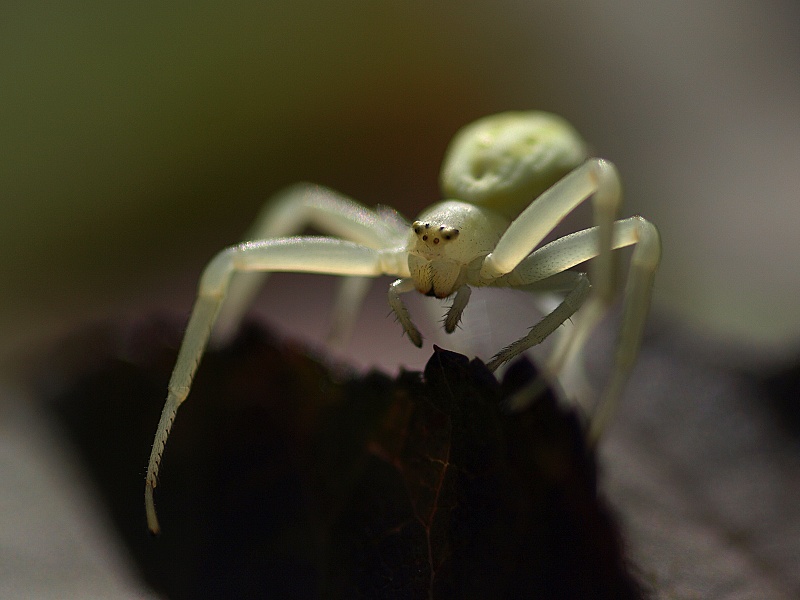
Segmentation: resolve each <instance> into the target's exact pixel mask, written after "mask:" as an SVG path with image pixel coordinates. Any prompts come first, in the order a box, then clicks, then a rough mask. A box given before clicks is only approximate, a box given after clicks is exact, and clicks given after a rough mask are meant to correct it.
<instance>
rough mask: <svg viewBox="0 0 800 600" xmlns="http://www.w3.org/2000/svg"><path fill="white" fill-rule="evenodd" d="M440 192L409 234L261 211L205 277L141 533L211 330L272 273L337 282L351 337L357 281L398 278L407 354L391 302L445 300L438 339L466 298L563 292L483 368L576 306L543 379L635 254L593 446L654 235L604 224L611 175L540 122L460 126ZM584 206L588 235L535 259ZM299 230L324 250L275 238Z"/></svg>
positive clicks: (359, 218)
mask: <svg viewBox="0 0 800 600" xmlns="http://www.w3.org/2000/svg"><path fill="white" fill-rule="evenodd" d="M441 186H442V191H443V196H444V197H445V198H453V199H451V200H445V201H442V202H439V203H437V204H434V205H432V206H431V207H429V208H427V209H426V210H424V211H423V212H422V213H420V215H419V216H418V217H417V220H416V221H414V223H412V224H409V223H408V222H406V221H405V219H403V218H402V217H401V216H400V215H398V214H397V213H396V212H395V211H393V210H391V209H377V210H373V209H369V208H366V207H364V206H362V205H360V204H358V203H356V202H354V201H352V200H350V199H348V198H345V197H343V196H341V195H339V194H337V193H335V192H333V191H331V190H328V189H326V188H322V187H319V186H313V185H309V184H300V185H297V186H294V187H291V188H289V189H287V190H285V191H284V192H283V193H281V194H279V195H278V196H277V197H276V198H275V199H273V200H272V201H271V202H269V203H268V204H267V205H266V207H265V209H264V211H263V212H262V214H261V215H260V216H259V218H258V219H257V220H256V224H255V226H254V227H253V229H252V231H251V232H250V234H249V235H248V236H247V239H248V240H249V241H246V242H243V243H241V244H239V245H237V246H232V247H230V248H227V249H226V250H223V251H222V252H220V253H219V254H218V255H217V256H215V257H214V259H213V260H212V261H211V262H210V263H209V264H208V266H207V267H206V269H205V271H204V273H203V277H202V279H201V281H200V289H199V293H198V298H197V302H196V303H195V306H194V309H193V311H192V316H191V318H190V320H189V324H188V326H187V331H186V334H185V336H184V340H183V344H182V345H181V350H180V353H179V355H178V360H177V362H176V364H175V369H174V371H173V374H172V378H171V380H170V383H169V390H168V395H167V401H166V404H165V406H164V411H163V413H162V416H161V421H160V423H159V427H158V431H157V432H156V438H155V441H154V443H153V449H152V452H151V456H150V463H149V466H148V473H147V481H146V487H145V499H146V507H147V518H148V524H149V527H150V529H151V530H152V531H157V530H158V522H157V520H156V516H155V509H154V505H153V489H154V488H155V487H156V484H157V474H158V468H159V465H160V462H161V456H162V453H163V451H164V447H165V445H166V441H167V437H168V435H169V430H170V428H171V426H172V422H173V420H174V418H175V414H176V412H177V410H178V406H180V404H181V403H182V402H183V401H184V400H185V399H186V396H187V395H188V393H189V389H190V387H191V382H192V380H193V378H194V373H195V371H196V369H197V366H198V364H199V361H200V358H201V357H202V355H203V352H204V351H205V346H206V344H207V342H208V339H209V337H210V336H211V333H212V329H213V330H214V336H215V338H216V339H217V340H225V339H227V338H228V337H229V336H230V335H231V333H232V332H234V331H235V329H236V327H237V326H238V323H239V321H240V319H241V316H242V315H243V313H244V311H245V310H246V308H247V306H248V305H249V304H250V302H251V300H252V297H253V296H254V294H255V291H256V290H257V289H258V287H259V286H260V284H261V283H262V282H263V279H264V277H265V276H266V274H268V273H269V272H274V271H297V272H311V273H325V274H333V275H343V276H346V278H345V280H344V282H345V283H344V285H343V286H342V289H341V292H340V297H339V301H338V302H337V306H336V310H335V315H336V318H335V323H334V328H335V332H337V333H338V334H340V335H344V334H346V332H347V331H349V329H350V327H351V326H352V323H353V321H354V319H355V316H356V314H357V312H358V309H359V307H360V305H361V302H362V300H363V298H364V295H365V293H366V291H367V285H368V282H369V281H370V280H369V279H368V278H373V277H376V276H379V275H393V276H396V277H399V279H397V280H396V281H395V282H394V283H393V284H391V285H390V287H389V296H388V297H389V305H390V306H391V308H392V310H393V312H394V313H395V314H396V315H397V318H398V321H399V322H400V324H401V326H402V327H403V329H404V331H405V332H406V334H407V335H408V337H409V338H410V339H411V341H412V342H413V343H414V344H416V345H417V346H421V345H422V336H421V335H420V333H419V330H418V329H417V328H416V327H415V326H414V324H413V323H412V321H411V319H410V317H409V314H408V311H407V309H406V307H405V305H404V303H403V301H402V298H401V295H402V294H404V293H406V292H410V291H413V290H417V291H419V292H421V293H423V294H426V295H431V296H436V297H439V298H446V297H449V296H452V297H453V303H452V305H451V306H450V308H449V310H448V311H447V315H446V316H445V320H444V328H445V330H446V331H447V332H452V331H454V330H455V328H456V326H457V325H458V321H459V319H460V318H461V314H462V313H463V311H464V308H465V307H466V305H467V303H468V301H469V297H470V289H471V287H480V286H503V287H512V288H517V289H524V290H529V291H535V290H550V291H561V292H564V293H565V296H564V299H563V301H562V302H561V304H559V305H558V307H556V309H555V310H553V311H552V312H551V313H549V314H548V315H546V316H545V317H544V318H542V319H541V320H540V321H539V322H538V323H536V324H535V325H534V326H533V327H531V328H530V329H529V331H528V333H527V334H526V335H525V336H523V337H522V338H520V339H519V340H517V341H516V342H514V343H513V344H511V345H510V346H508V347H506V348H504V349H502V350H501V351H500V352H498V353H497V354H496V355H495V356H494V357H493V358H492V359H491V360H489V362H488V363H487V366H488V367H489V368H490V369H492V370H494V369H496V368H497V367H498V366H500V365H501V364H503V363H505V362H507V361H509V360H511V359H512V358H514V357H515V356H517V355H519V354H520V353H522V352H524V351H525V350H527V349H528V348H530V347H531V346H533V345H535V344H538V343H540V342H541V341H542V340H543V339H545V338H546V337H547V336H549V335H550V334H551V333H553V332H554V331H555V330H556V329H558V327H559V326H560V325H561V324H563V323H564V322H565V321H566V320H567V319H570V317H572V316H573V315H574V314H575V313H576V311H577V310H578V309H579V308H581V306H583V309H582V310H581V312H580V313H579V314H578V315H577V316H576V317H577V319H576V324H575V327H574V328H573V330H572V333H571V335H570V336H565V337H563V338H562V339H561V340H560V343H559V345H558V346H557V348H556V350H555V351H554V352H553V356H552V357H551V359H550V361H549V362H548V364H547V365H545V372H546V373H547V374H548V375H550V376H556V375H558V373H559V372H560V371H561V369H562V368H563V365H564V363H565V362H566V360H567V359H568V358H569V357H570V356H571V355H573V354H574V353H575V352H576V351H578V350H580V348H581V347H582V345H583V343H584V341H585V339H586V337H587V336H588V334H589V333H590V332H591V330H592V329H593V328H594V326H595V325H596V323H597V322H598V321H599V319H600V318H601V317H602V315H603V314H604V313H605V312H606V310H607V309H608V307H609V305H610V304H611V303H612V301H613V300H614V297H615V294H616V290H615V287H614V273H613V261H612V256H611V253H612V250H613V249H615V248H620V247H623V246H630V245H635V249H634V252H633V255H632V258H631V264H630V267H629V271H628V273H629V274H628V283H627V287H626V290H625V294H624V307H623V322H622V329H621V332H620V336H619V341H618V346H617V353H616V361H615V367H614V371H613V372H612V374H611V378H610V381H609V383H608V385H607V387H606V390H605V392H604V396H603V398H602V400H601V402H600V404H599V406H598V409H597V412H596V414H595V416H594V418H593V420H592V423H591V429H590V433H589V435H590V438H591V440H592V441H595V440H596V439H597V437H598V436H599V432H600V431H601V430H602V428H603V425H604V423H605V422H606V420H607V418H608V415H609V414H611V412H612V411H613V408H614V406H615V404H616V402H617V399H618V398H619V395H620V393H621V391H622V387H623V385H624V383H625V381H626V380H627V378H628V374H629V373H630V370H631V368H632V366H633V363H634V360H635V356H636V353H637V351H638V347H639V343H640V339H641V332H642V328H643V325H644V321H645V317H646V315H647V311H648V307H649V302H650V293H651V289H652V282H653V277H654V274H655V271H656V269H657V267H658V263H659V260H660V255H661V246H660V240H659V235H658V231H657V230H656V228H655V227H654V226H653V225H652V224H651V223H649V222H647V221H645V220H644V219H642V218H641V217H631V218H628V219H623V220H620V221H615V219H616V216H617V212H618V210H619V206H620V203H621V191H620V184H619V177H618V175H617V171H616V169H615V168H614V166H613V165H612V164H611V163H610V162H608V161H605V160H602V159H596V158H587V155H586V144H585V143H584V142H583V140H582V139H581V138H580V136H579V135H578V134H577V133H576V132H575V130H574V129H573V128H572V127H571V126H570V125H569V124H568V123H567V122H566V121H564V120H563V119H561V118H560V117H557V116H555V115H552V114H549V113H543V112H508V113H501V114H498V115H493V116H489V117H485V118H483V119H480V120H478V121H476V122H474V123H472V124H470V125H467V126H466V127H464V128H463V129H462V130H461V131H459V132H458V133H457V134H456V135H455V137H454V138H453V141H452V142H451V144H450V146H449V148H448V150H447V154H446V157H445V160H444V164H443V167H442V174H441ZM587 199H591V202H592V204H593V207H594V215H595V222H596V227H593V228H591V229H586V230H583V231H579V232H576V233H574V234H570V235H568V236H565V237H563V238H559V239H557V240H555V241H553V242H551V243H549V244H547V245H546V246H543V247H539V246H540V244H541V242H542V240H543V239H544V238H545V236H546V235H547V234H548V233H550V232H551V231H552V230H553V228H554V227H555V226H556V225H557V224H558V223H560V222H561V221H562V220H563V219H564V217H565V216H566V215H567V214H568V213H570V212H571V211H572V210H573V209H574V208H575V207H576V206H578V205H579V204H581V203H582V202H584V201H586V200H587ZM308 226H313V227H314V228H316V229H318V230H320V231H322V232H324V233H326V234H327V235H329V236H330V237H285V236H290V235H292V234H294V233H297V232H300V231H302V230H303V229H305V228H306V227H308ZM588 259H594V260H593V268H592V273H591V275H592V277H591V280H592V285H591V286H590V285H589V277H588V276H587V274H585V273H578V272H574V271H570V270H569V269H571V268H572V267H574V266H576V265H578V264H580V263H582V262H584V261H586V260H588ZM234 275H235V276H234ZM590 288H591V289H590ZM226 298H227V300H226ZM223 300H225V304H224V306H223Z"/></svg>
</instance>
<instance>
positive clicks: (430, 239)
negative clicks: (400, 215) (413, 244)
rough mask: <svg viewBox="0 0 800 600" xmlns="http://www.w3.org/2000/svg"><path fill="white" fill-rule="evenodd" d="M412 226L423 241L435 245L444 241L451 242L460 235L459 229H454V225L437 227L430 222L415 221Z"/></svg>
mask: <svg viewBox="0 0 800 600" xmlns="http://www.w3.org/2000/svg"><path fill="white" fill-rule="evenodd" d="M411 228H412V229H413V230H414V233H416V234H417V236H419V238H420V239H421V240H422V241H423V242H427V243H429V244H434V245H437V244H440V243H442V242H449V241H450V240H454V239H455V238H457V237H458V229H454V228H453V227H445V226H444V225H440V226H439V227H436V226H435V225H431V224H430V223H423V222H422V221H414V223H413V224H412V225H411Z"/></svg>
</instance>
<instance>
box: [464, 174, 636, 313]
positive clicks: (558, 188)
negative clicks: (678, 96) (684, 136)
mask: <svg viewBox="0 0 800 600" xmlns="http://www.w3.org/2000/svg"><path fill="white" fill-rule="evenodd" d="M589 198H591V202H592V204H593V207H594V222H595V223H597V226H598V231H599V232H598V234H597V240H598V241H597V243H598V252H597V259H596V264H595V265H594V266H593V269H594V270H595V271H597V272H600V273H604V274H605V273H609V272H612V271H613V263H612V256H611V238H612V230H613V223H614V219H615V218H616V215H617V212H618V210H619V205H620V202H621V199H622V195H621V189H620V182H619V175H618V174H617V169H616V167H614V165H613V164H611V163H610V162H608V161H606V160H602V159H599V158H592V159H589V160H587V161H586V162H585V163H583V164H582V165H581V166H580V167H578V168H576V169H575V170H573V171H572V172H570V173H569V174H567V175H566V176H565V177H563V178H562V179H561V180H559V181H558V182H556V183H555V184H554V185H553V186H552V187H550V188H549V189H548V190H546V191H545V192H544V193H543V194H542V195H541V196H539V197H538V198H536V199H535V200H534V201H533V202H532V203H531V204H530V206H528V208H526V209H525V210H524V211H522V213H521V214H520V215H519V216H518V217H517V218H516V219H514V221H513V222H512V223H511V225H510V226H509V227H508V229H507V230H506V231H505V233H504V234H503V237H501V238H500V241H499V242H498V243H497V245H496V246H495V248H494V250H493V251H492V253H491V254H489V255H488V256H487V257H486V260H484V262H483V265H482V266H481V273H480V274H481V277H482V278H483V279H484V280H486V281H487V282H491V281H492V280H494V279H497V278H498V277H501V276H503V275H505V274H507V273H510V272H511V271H512V270H513V269H514V267H516V266H517V265H518V264H520V262H522V260H523V259H524V258H525V257H526V256H528V254H530V253H531V251H532V250H533V249H534V248H536V247H537V246H538V245H539V244H540V243H541V241H542V240H543V239H544V238H545V236H546V235H547V234H548V233H550V232H551V231H552V230H553V229H554V228H555V226H556V225H558V224H559V223H560V222H561V221H562V220H564V218H565V217H566V216H567V215H568V214H569V213H570V212H572V211H573V210H574V209H575V208H576V207H577V206H579V205H580V204H582V203H583V202H585V201H586V200H587V199H589ZM594 292H595V293H596V294H598V295H600V296H601V297H603V298H611V297H612V296H613V294H614V289H613V285H611V283H610V282H608V283H606V282H601V283H599V284H598V283H595V284H594Z"/></svg>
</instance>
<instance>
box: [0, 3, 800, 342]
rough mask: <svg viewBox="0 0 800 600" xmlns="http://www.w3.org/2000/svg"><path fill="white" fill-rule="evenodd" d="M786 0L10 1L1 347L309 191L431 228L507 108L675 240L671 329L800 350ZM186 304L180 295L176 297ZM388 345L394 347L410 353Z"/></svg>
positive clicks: (73, 316) (796, 89)
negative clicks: (574, 134)
mask: <svg viewBox="0 0 800 600" xmlns="http://www.w3.org/2000/svg"><path fill="white" fill-rule="evenodd" d="M798 13H800V9H798V7H797V4H796V3H793V2H789V1H786V0H783V1H782V0H771V1H764V0H760V1H758V2H756V1H747V0H734V1H726V2H703V3H696V2H689V1H684V2H681V1H675V2H669V3H660V2H629V1H625V0H622V1H617V2H603V1H594V0H593V1H589V2H586V1H581V2H577V1H574V2H573V1H570V0H567V1H564V0H559V1H558V2H555V1H553V2H548V1H537V2H519V1H509V0H500V1H497V2H492V3H480V2H437V3H427V2H413V1H412V2H402V3H397V2H381V3H375V2H359V1H352V0H350V1H344V2H337V3H322V2H314V1H309V0H301V1H298V2H292V3H289V2H263V3H262V2H245V3H236V4H233V5H231V4H224V3H220V2H200V3H194V4H192V5H191V6H184V7H176V6H172V7H169V6H164V5H161V4H152V3H146V4H143V5H142V4H139V5H136V6H130V7H121V6H116V5H115V6H110V5H107V4H106V3H100V2H97V3H93V2H85V3H82V4H81V5H80V6H77V7H76V6H72V7H70V9H66V8H54V7H53V6H52V5H51V4H50V3H42V2H35V1H34V2H25V3H13V2H12V3H10V4H9V3H7V4H6V5H5V7H4V8H3V9H2V19H0V21H1V22H2V24H0V40H2V41H0V48H1V49H2V52H0V80H1V81H2V85H1V86H0V107H1V108H2V112H0V147H2V157H3V158H2V161H0V201H2V206H3V211H2V212H3V218H2V219H0V278H1V279H0V280H2V281H3V286H2V292H1V293H0V331H2V336H0V345H1V346H2V349H3V351H5V352H9V351H10V350H12V349H13V348H16V347H19V346H18V343H19V342H21V341H25V340H32V339H37V338H39V337H40V336H42V335H47V334H50V333H52V332H53V331H54V330H59V329H62V328H63V327H64V326H65V325H66V326H72V325H74V324H77V323H80V322H81V321H82V320H84V319H86V318H88V317H95V316H97V315H98V314H99V313H104V314H117V313H118V312H119V311H121V310H123V309H126V310H127V309H130V308H131V307H134V308H135V309H136V310H139V308H140V307H141V306H142V304H143V303H150V305H156V306H158V305H162V306H163V305H165V304H166V303H167V302H168V301H169V302H170V303H172V302H174V304H173V306H176V307H181V308H182V309H183V308H184V307H185V308H186V310H188V305H189V304H190V303H191V298H192V297H193V294H194V286H195V282H196V279H197V276H198V275H199V272H200V270H201V268H202V266H203V265H204V264H205V262H206V261H207V260H208V259H209V258H210V257H211V256H212V255H213V253H214V252H215V251H217V250H218V249H220V248H222V247H223V246H225V245H228V244H230V243H233V242H235V241H236V240H237V239H238V238H239V237H240V236H241V234H242V232H243V231H244V230H245V229H246V228H247V226H248V225H249V223H250V221H251V220H252V218H253V217H254V215H255V214H256V211H257V210H258V208H259V207H260V206H261V204H262V203H263V202H264V201H265V200H266V199H267V198H268V197H269V196H270V194H272V193H274V192H275V191H276V190H277V189H279V188H280V187H281V186H283V185H286V184H289V183H292V182H295V181H298V180H308V181H313V182H318V183H322V184H325V185H328V186H330V187H333V188H335V189H337V190H340V191H342V192H343V193H345V194H348V195H350V196H351V197H353V198H357V199H359V200H360V201H363V202H364V203H367V204H376V203H383V204H388V205H391V206H395V207H397V208H399V209H400V210H401V211H402V212H404V213H405V214H406V215H407V216H409V217H413V215H414V213H415V212H416V211H418V210H419V209H420V208H422V207H424V206H426V205H428V204H430V203H431V202H432V201H434V200H436V199H438V186H437V175H438V169H439V165H440V161H441V158H442V154H443V152H444V149H445V146H446V144H447V142H448V141H449V139H450V138H451V136H452V134H453V133H454V132H455V131H456V130H457V129H458V128H459V127H460V126H462V125H464V124H466V123H467V122H469V121H471V120H473V119H474V118H477V117H479V116H482V115H486V114H490V113H494V112H499V111H502V110H508V109H529V108H537V109H544V110H549V111H553V112H557V113H560V114H562V115H564V116H565V117H567V118H568V119H569V120H570V121H572V122H573V123H574V124H575V126H576V127H577V128H578V130H579V131H581V132H582V133H583V134H584V136H585V138H586V139H587V140H588V141H589V142H590V143H591V144H592V145H593V147H594V148H595V152H596V154H598V155H599V156H603V157H606V158H609V159H611V160H613V161H614V162H615V163H616V164H617V165H618V166H619V169H620V171H621V173H622V177H623V180H624V182H625V196H626V210H625V212H626V214H636V213H640V214H642V215H645V216H646V217H647V218H648V219H650V220H652V221H653V222H655V223H657V224H658V226H659V227H660V229H661V232H662V235H663V239H664V262H663V266H662V269H661V272H660V274H659V277H658V281H657V289H656V294H655V302H656V306H657V310H658V311H659V312H661V313H663V314H669V315H672V316H674V317H675V318H677V319H679V320H680V321H681V322H686V323H689V324H690V325H691V326H692V327H694V328H696V331H697V333H698V335H714V336H717V337H719V338H722V339H724V340H729V341H733V342H735V343H736V344H738V345H741V346H746V347H750V346H758V347H760V348H774V347H776V346H782V347H784V348H785V347H787V346H790V345H792V344H795V343H796V342H797V340H798V339H800V303H798V302H797V301H796V299H797V297H798V293H800V271H798V269H797V268H796V266H795V265H794V264H793V260H791V258H792V257H793V256H794V255H795V253H796V251H797V248H798V243H797V239H798V236H797V234H796V228H797V225H798V224H800V202H797V198H798V192H797V190H798V189H800V185H798V184H799V183H800V182H799V181H798V178H799V177H800V175H799V174H798V168H797V167H798V164H800V143H799V142H798V140H800V76H798V71H797V64H798V59H800V35H798V31H799V29H798V24H800V18H798V17H799V14H798ZM173 299H174V300H173ZM395 341H396V340H395Z"/></svg>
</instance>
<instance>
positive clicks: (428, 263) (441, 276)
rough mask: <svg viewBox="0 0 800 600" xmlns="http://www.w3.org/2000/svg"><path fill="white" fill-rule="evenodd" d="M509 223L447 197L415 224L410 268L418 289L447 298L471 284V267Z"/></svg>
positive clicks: (413, 224)
mask: <svg viewBox="0 0 800 600" xmlns="http://www.w3.org/2000/svg"><path fill="white" fill-rule="evenodd" d="M507 226H508V222H507V221H506V220H505V219H504V218H502V217H499V216H497V215H494V214H492V213H491V211H487V210H485V209H482V208H480V207H478V206H475V205H472V204H466V203H464V202H459V201H457V200H445V201H443V202H440V203H438V204H434V205H433V206H431V207H430V208H428V209H427V210H426V211H424V212H423V213H422V214H421V215H420V216H419V217H417V220H416V221H414V223H412V225H411V231H410V233H409V239H408V246H407V248H408V268H409V271H410V272H411V278H412V279H413V280H414V283H415V285H416V288H417V290H418V291H419V292H420V293H422V294H425V295H428V296H436V297H437V298H446V297H447V296H449V295H450V294H452V293H454V292H455V291H456V290H457V289H458V288H459V287H460V286H462V285H464V283H467V267H468V265H470V264H471V263H473V261H475V260H478V259H480V258H482V257H484V256H486V255H487V254H488V253H489V252H491V250H492V248H494V246H495V244H496V243H497V240H498V239H499V238H500V235H501V233H502V232H503V230H504V229H505V228H506V227H507Z"/></svg>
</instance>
